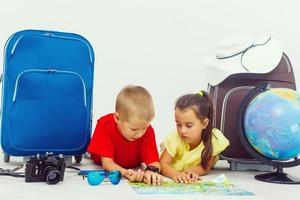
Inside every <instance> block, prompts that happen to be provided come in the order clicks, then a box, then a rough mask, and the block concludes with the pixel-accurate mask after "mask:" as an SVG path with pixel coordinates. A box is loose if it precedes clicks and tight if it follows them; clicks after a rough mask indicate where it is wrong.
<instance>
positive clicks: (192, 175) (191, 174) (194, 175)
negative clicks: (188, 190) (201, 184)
mask: <svg viewBox="0 0 300 200" xmlns="http://www.w3.org/2000/svg"><path fill="white" fill-rule="evenodd" d="M184 173H185V174H186V175H188V176H189V177H190V178H191V179H192V182H196V181H198V180H201V178H200V176H199V175H198V174H197V173H195V172H194V171H192V170H185V171H184Z"/></svg>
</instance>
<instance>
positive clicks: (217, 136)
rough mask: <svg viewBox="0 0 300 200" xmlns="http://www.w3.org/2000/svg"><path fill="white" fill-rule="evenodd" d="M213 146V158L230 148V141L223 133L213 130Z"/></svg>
mask: <svg viewBox="0 0 300 200" xmlns="http://www.w3.org/2000/svg"><path fill="white" fill-rule="evenodd" d="M212 146H213V156H216V155H218V154H219V153H221V152H222V151H224V150H225V149H226V147H228V146H229V141H228V140H227V138H226V137H225V136H224V135H223V133H222V132H221V131H219V130H218V129H216V128H214V129H213V130H212Z"/></svg>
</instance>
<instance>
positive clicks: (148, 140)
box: [141, 126, 159, 165]
mask: <svg viewBox="0 0 300 200" xmlns="http://www.w3.org/2000/svg"><path fill="white" fill-rule="evenodd" d="M141 148H142V149H141V157H142V160H143V162H144V163H145V164H146V165H148V164H150V163H153V162H159V156H158V151H157V146H156V140H155V134H154V130H153V128H152V127H151V126H149V127H148V129H147V131H146V134H145V137H144V138H143V141H142V146H141Z"/></svg>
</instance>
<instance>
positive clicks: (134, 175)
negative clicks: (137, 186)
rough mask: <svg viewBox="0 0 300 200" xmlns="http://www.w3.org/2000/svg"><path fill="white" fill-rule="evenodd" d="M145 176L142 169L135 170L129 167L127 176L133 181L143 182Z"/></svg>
mask: <svg viewBox="0 0 300 200" xmlns="http://www.w3.org/2000/svg"><path fill="white" fill-rule="evenodd" d="M143 177H144V172H143V171H142V170H140V169H139V170H138V171H134V170H133V169H128V170H127V172H126V174H125V178H127V179H128V180H129V181H131V182H142V181H143Z"/></svg>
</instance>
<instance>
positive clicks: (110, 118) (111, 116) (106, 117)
mask: <svg viewBox="0 0 300 200" xmlns="http://www.w3.org/2000/svg"><path fill="white" fill-rule="evenodd" d="M113 120H114V114H113V113H109V114H106V115H103V116H101V117H100V118H99V119H98V122H99V121H101V122H102V121H113Z"/></svg>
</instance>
